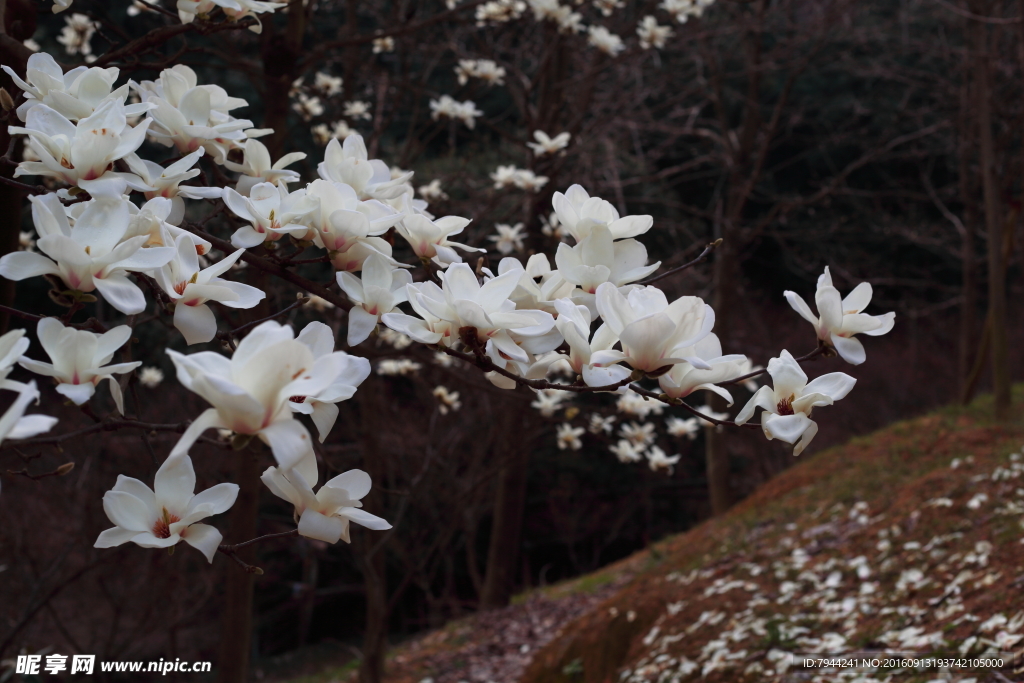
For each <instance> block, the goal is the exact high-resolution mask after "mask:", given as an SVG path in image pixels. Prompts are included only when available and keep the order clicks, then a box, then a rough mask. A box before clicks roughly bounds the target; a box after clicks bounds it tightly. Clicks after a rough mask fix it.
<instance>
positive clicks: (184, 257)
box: [153, 235, 267, 344]
mask: <svg viewBox="0 0 1024 683" xmlns="http://www.w3.org/2000/svg"><path fill="white" fill-rule="evenodd" d="M175 248H176V249H177V253H176V256H175V257H174V258H173V259H171V261H170V263H168V264H166V265H165V266H164V267H162V268H160V269H159V270H157V271H155V272H154V274H153V277H154V279H155V280H156V281H157V284H159V285H160V287H161V288H162V289H163V290H164V292H165V293H166V294H167V296H169V297H170V299H171V301H173V302H174V304H175V305H174V326H175V327H176V328H178V331H179V332H181V334H182V335H184V337H185V343H187V344H201V343H203V342H208V341H210V340H211V339H213V338H214V337H215V336H216V334H217V318H216V317H214V315H213V311H212V310H210V307H209V306H207V305H206V302H208V301H216V302H217V303H220V304H223V305H224V306H228V307H229V308H252V307H253V306H255V305H256V304H258V303H259V302H260V301H262V300H263V299H264V298H265V297H266V296H267V295H266V294H265V293H264V292H263V290H261V289H257V288H255V287H251V286H249V285H246V284H242V283H241V282H233V281H231V280H224V279H222V278H220V277H219V276H220V275H222V274H224V273H225V272H227V271H228V269H229V268H231V266H233V265H234V264H235V262H236V261H237V260H238V257H239V256H241V255H242V252H243V251H245V249H239V250H238V251H236V252H234V253H232V254H228V255H227V256H225V257H224V258H222V259H221V260H220V261H218V262H217V263H215V264H213V265H212V266H210V267H209V268H203V269H200V268H199V255H198V254H196V248H195V244H194V243H193V242H192V240H191V238H189V236H188V235H180V236H179V237H178V239H177V241H176V243H175Z"/></svg>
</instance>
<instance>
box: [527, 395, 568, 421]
mask: <svg viewBox="0 0 1024 683" xmlns="http://www.w3.org/2000/svg"><path fill="white" fill-rule="evenodd" d="M534 391H536V392H537V398H536V399H535V400H534V401H531V402H530V407H531V408H536V409H537V412H539V413H540V414H541V415H542V416H544V417H554V416H555V413H556V412H558V411H559V410H561V409H562V402H563V401H566V400H568V399H569V392H568V391H563V390H561V389H540V390H537V389H535V390H534Z"/></svg>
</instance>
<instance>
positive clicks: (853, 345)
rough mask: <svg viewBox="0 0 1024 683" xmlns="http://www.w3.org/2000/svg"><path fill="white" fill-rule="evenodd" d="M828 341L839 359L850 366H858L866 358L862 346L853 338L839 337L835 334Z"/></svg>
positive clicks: (866, 355)
mask: <svg viewBox="0 0 1024 683" xmlns="http://www.w3.org/2000/svg"><path fill="white" fill-rule="evenodd" d="M830 341H831V342H832V346H834V347H835V349H836V353H838V354H839V357H840V358H842V359H843V360H845V361H846V362H847V363H849V364H850V365H860V364H861V363H863V362H864V361H866V360H867V358H868V354H867V352H866V351H865V350H864V344H862V343H861V341H860V340H859V339H857V338H855V337H840V336H839V335H837V334H833V335H832V336H831V337H830Z"/></svg>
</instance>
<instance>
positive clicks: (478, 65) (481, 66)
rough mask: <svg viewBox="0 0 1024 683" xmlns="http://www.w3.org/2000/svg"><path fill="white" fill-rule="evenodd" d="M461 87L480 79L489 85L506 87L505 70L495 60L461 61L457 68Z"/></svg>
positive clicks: (456, 72) (456, 73) (456, 71)
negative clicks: (474, 79) (472, 80)
mask: <svg viewBox="0 0 1024 683" xmlns="http://www.w3.org/2000/svg"><path fill="white" fill-rule="evenodd" d="M455 75H456V76H457V77H458V79H459V85H466V83H469V79H471V78H479V79H480V80H481V81H483V82H484V83H486V84H487V85H504V84H505V68H504V67H501V66H498V64H497V62H495V61H494V60H493V59H460V60H459V64H458V66H456V67H455Z"/></svg>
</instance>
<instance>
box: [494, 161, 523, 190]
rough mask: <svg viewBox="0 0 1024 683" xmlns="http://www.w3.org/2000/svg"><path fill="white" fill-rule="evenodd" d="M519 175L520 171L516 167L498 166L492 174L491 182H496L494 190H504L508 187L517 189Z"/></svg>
mask: <svg viewBox="0 0 1024 683" xmlns="http://www.w3.org/2000/svg"><path fill="white" fill-rule="evenodd" d="M517 173H519V169H517V168H516V167H515V166H498V168H497V169H495V171H494V172H493V173H491V180H493V181H494V189H495V190H503V189H505V188H506V187H515V184H516V174H517Z"/></svg>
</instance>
